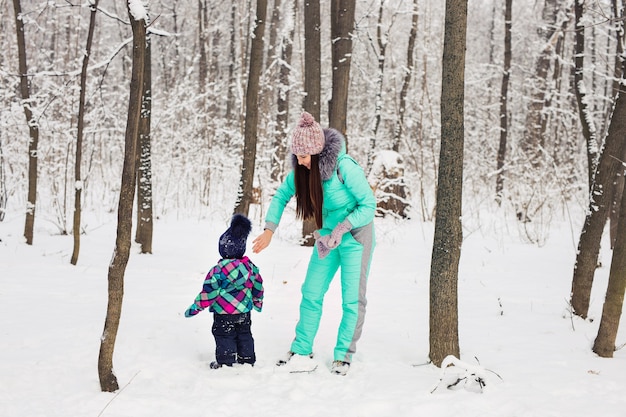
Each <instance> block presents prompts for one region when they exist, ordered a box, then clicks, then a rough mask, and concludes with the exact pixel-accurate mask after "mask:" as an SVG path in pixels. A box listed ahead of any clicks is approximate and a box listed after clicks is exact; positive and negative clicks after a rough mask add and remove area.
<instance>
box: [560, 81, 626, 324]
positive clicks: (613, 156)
mask: <svg viewBox="0 0 626 417" xmlns="http://www.w3.org/2000/svg"><path fill="white" fill-rule="evenodd" d="M621 88H622V89H621V91H620V92H619V94H618V96H617V99H616V102H615V107H614V109H613V115H612V116H611V122H610V124H609V131H608V133H607V137H606V139H605V141H604V148H603V150H602V153H601V155H600V160H599V162H598V168H597V169H596V173H595V175H594V177H593V185H592V189H591V193H590V196H589V200H590V201H589V209H588V211H587V216H586V217H585V223H584V225H583V229H582V232H581V234H580V240H579V242H578V252H577V255H576V263H575V264H574V277H573V279H572V294H571V304H572V310H573V312H574V314H576V315H578V316H580V317H582V318H587V314H588V312H589V300H590V298H591V287H592V285H593V277H594V274H595V271H596V267H597V265H598V253H599V252H600V241H601V239H602V233H603V231H604V226H605V224H606V220H607V216H608V212H609V207H610V202H611V193H610V192H609V190H610V189H611V185H612V183H613V181H614V180H615V178H616V176H617V171H618V170H619V169H622V170H623V167H622V162H621V159H620V158H621V156H622V155H624V151H625V150H626V145H625V143H626V140H624V138H626V91H625V90H624V86H623V85H622V87H621ZM614 256H615V255H614Z"/></svg>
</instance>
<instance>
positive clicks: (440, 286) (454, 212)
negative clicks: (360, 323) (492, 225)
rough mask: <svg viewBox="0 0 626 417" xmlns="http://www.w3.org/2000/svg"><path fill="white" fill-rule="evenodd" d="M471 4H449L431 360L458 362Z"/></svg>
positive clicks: (433, 263)
mask: <svg viewBox="0 0 626 417" xmlns="http://www.w3.org/2000/svg"><path fill="white" fill-rule="evenodd" d="M466 29H467V0H446V17H445V33H444V43H443V69H442V88H441V150H440V153H439V172H438V187H437V215H436V220H435V236H434V242H433V253H432V260H431V269H430V353H429V357H430V360H431V361H432V362H433V363H434V364H435V365H436V366H441V362H442V361H443V359H444V358H445V357H446V356H448V355H454V356H455V357H457V358H458V357H459V352H460V348H459V330H458V322H459V320H458V296H457V286H458V272H459V271H458V269H459V258H460V256H461V244H462V240H463V230H462V225H461V200H462V194H463V187H462V184H463V146H464V131H465V127H464V123H463V104H464V100H465V94H464V87H465V44H466Z"/></svg>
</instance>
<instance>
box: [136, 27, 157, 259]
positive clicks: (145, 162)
mask: <svg viewBox="0 0 626 417" xmlns="http://www.w3.org/2000/svg"><path fill="white" fill-rule="evenodd" d="M151 44H152V42H151V40H150V35H149V34H148V35H146V57H145V63H144V67H143V87H142V93H141V116H140V118H139V143H138V152H137V164H138V165H137V230H136V232H135V242H137V243H139V244H140V245H141V253H152V234H153V230H154V221H153V217H152V136H151V130H150V124H151V120H152V53H151V52H152V48H151Z"/></svg>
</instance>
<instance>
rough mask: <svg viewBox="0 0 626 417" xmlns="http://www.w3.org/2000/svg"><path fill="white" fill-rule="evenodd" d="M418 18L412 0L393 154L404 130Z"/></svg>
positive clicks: (392, 147)
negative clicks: (409, 29)
mask: <svg viewBox="0 0 626 417" xmlns="http://www.w3.org/2000/svg"><path fill="white" fill-rule="evenodd" d="M418 18H419V13H418V8H417V0H413V12H412V17H411V31H410V33H409V42H408V46H407V48H406V68H405V69H404V78H403V79H402V89H401V90H400V97H399V100H398V118H397V120H396V127H395V129H394V131H393V144H392V146H391V149H393V150H394V151H395V152H398V151H399V150H400V140H401V138H402V132H403V130H404V113H405V111H406V96H407V94H408V91H409V86H410V85H411V77H412V76H413V66H414V64H413V62H414V58H413V51H414V50H415V39H416V38H417V21H418Z"/></svg>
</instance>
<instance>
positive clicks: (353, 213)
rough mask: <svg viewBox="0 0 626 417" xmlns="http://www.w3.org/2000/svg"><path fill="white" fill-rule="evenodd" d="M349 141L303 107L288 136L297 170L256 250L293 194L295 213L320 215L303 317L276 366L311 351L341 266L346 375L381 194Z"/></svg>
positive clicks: (338, 351)
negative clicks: (350, 150) (349, 148)
mask: <svg viewBox="0 0 626 417" xmlns="http://www.w3.org/2000/svg"><path fill="white" fill-rule="evenodd" d="M345 149H346V148H345V140H344V138H343V136H342V135H341V134H340V133H339V132H338V131H336V130H334V129H322V127H321V126H320V125H319V124H318V123H317V122H316V121H315V119H314V118H313V116H311V115H310V114H309V113H307V112H304V113H303V114H302V116H301V118H300V120H299V122H298V125H297V126H296V128H295V129H294V130H293V132H292V135H291V152H292V154H293V155H292V165H293V170H292V171H291V172H290V173H289V174H288V175H287V177H286V178H285V181H284V182H283V183H282V184H281V185H280V187H279V188H278V189H277V191H276V194H275V195H274V197H273V198H272V202H271V204H270V207H269V209H268V212H267V215H266V218H265V222H266V223H265V230H264V232H263V233H262V234H261V235H259V236H258V237H257V238H256V239H254V241H253V248H252V249H253V251H254V252H255V253H258V252H260V251H262V250H263V249H265V248H266V247H267V246H268V245H269V244H270V241H271V239H272V235H273V234H274V231H275V230H276V228H277V227H278V223H279V222H280V218H281V216H282V214H283V211H284V209H285V206H286V205H287V203H288V202H289V200H290V199H291V198H292V197H293V196H295V197H296V215H297V217H298V218H301V219H309V218H310V219H315V222H316V225H317V228H318V230H316V231H315V233H314V236H315V239H316V242H315V247H316V248H315V250H313V253H312V254H311V259H310V261H309V266H308V269H307V273H306V278H305V280H304V284H303V285H302V301H301V303H300V319H299V321H298V324H297V325H296V337H295V339H294V341H293V343H292V344H291V349H290V350H289V352H288V353H287V356H286V357H285V358H284V359H281V360H279V361H278V362H277V365H284V364H286V363H287V362H288V361H289V360H290V359H291V358H292V357H293V356H294V355H303V356H305V357H306V356H308V357H310V358H312V357H313V340H314V339H315V335H316V333H317V330H318V327H319V323H320V319H321V316H322V303H323V300H324V295H325V294H326V291H327V290H328V287H329V285H330V282H331V281H332V279H333V277H334V275H335V273H336V272H337V270H338V269H339V268H341V294H342V307H343V314H342V318H341V323H340V325H339V332H338V335H337V343H336V346H335V350H334V361H333V364H332V367H331V372H333V373H336V374H340V375H345V374H346V372H347V371H348V369H349V367H350V362H351V361H352V355H353V354H354V352H355V351H356V342H357V341H358V340H359V338H360V336H361V331H362V327H363V320H364V317H365V306H366V303H367V301H366V298H365V289H366V284H367V275H368V272H369V265H370V261H371V258H372V252H373V249H374V245H375V239H374V224H373V220H374V213H375V211H376V199H375V198H374V194H373V192H372V189H371V188H370V186H369V184H368V182H367V179H366V178H365V174H364V172H363V169H362V168H361V167H360V166H359V165H358V164H357V162H356V161H355V160H354V159H352V158H351V157H350V156H348V155H347V154H346V151H345Z"/></svg>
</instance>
